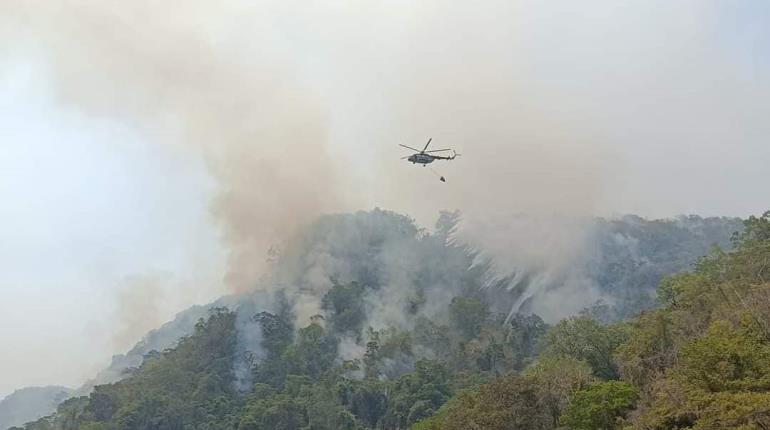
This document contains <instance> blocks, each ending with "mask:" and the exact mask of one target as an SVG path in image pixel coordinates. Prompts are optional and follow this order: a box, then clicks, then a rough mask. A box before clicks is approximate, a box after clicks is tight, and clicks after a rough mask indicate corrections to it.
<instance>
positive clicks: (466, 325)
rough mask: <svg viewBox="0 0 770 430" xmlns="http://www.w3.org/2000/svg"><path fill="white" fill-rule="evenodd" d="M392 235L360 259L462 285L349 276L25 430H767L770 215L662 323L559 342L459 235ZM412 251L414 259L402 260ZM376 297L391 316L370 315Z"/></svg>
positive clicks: (588, 324) (708, 268) (188, 346)
mask: <svg viewBox="0 0 770 430" xmlns="http://www.w3.org/2000/svg"><path fill="white" fill-rule="evenodd" d="M386 218H387V217H386ZM449 218H451V216H449ZM359 221H361V220H359ZM370 221H371V220H370ZM375 221H376V223H379V222H388V221H387V220H386V219H384V218H383V219H377V220H375ZM396 221H397V223H403V224H400V225H401V227H402V228H401V230H400V231H401V233H399V234H398V235H396V236H377V235H370V236H367V238H366V240H365V241H363V242H361V244H360V247H359V248H358V249H356V250H355V255H356V256H360V255H369V256H372V258H373V259H374V260H375V261H377V260H379V261H383V260H384V259H396V261H398V262H399V264H401V260H398V259H397V256H398V255H399V254H402V253H404V252H406V251H404V250H405V249H409V250H411V251H410V252H414V253H416V254H417V255H425V256H428V255H439V256H440V259H441V261H446V260H450V261H452V265H453V266H455V269H452V270H451V271H445V270H441V271H438V270H434V271H431V270H424V266H420V267H418V268H417V269H419V270H417V269H415V270H413V271H412V269H410V268H409V267H407V266H403V265H402V266H399V267H401V268H402V270H401V271H399V272H398V273H396V272H389V271H387V270H385V269H384V268H383V266H382V265H378V264H366V265H359V266H355V267H353V268H350V267H347V266H344V267H345V270H347V274H348V275H350V274H351V273H352V274H353V275H352V276H341V277H339V278H337V277H335V278H333V279H331V280H330V285H329V286H328V288H326V289H325V290H324V293H323V296H322V297H321V299H320V300H319V307H318V309H320V313H319V314H317V315H313V316H312V317H310V318H309V319H308V320H307V321H302V320H301V319H299V318H298V317H297V315H296V310H297V306H296V305H294V304H293V303H291V297H283V298H279V299H276V300H277V302H278V303H279V305H276V306H273V307H272V308H271V310H269V311H261V312H255V313H254V314H253V315H251V316H250V317H249V318H248V322H249V324H246V325H244V324H242V322H241V321H240V319H239V315H238V313H237V312H236V311H233V310H228V309H226V308H215V309H212V310H211V312H210V314H209V315H208V316H207V318H205V319H201V320H200V321H199V322H198V323H197V324H196V326H195V329H194V331H193V333H192V334H190V335H188V336H185V337H183V338H182V339H181V340H180V341H179V343H178V344H177V345H176V346H175V347H173V348H169V349H166V350H164V351H161V352H157V351H152V352H149V353H147V354H145V357H144V360H143V362H142V363H141V365H140V366H138V367H136V368H134V369H132V370H131V375H130V376H129V377H127V378H125V379H123V380H122V381H119V382H116V383H112V384H105V385H99V386H97V387H96V388H95V389H94V390H93V392H91V393H90V395H88V396H85V397H77V398H73V399H70V400H68V401H66V402H64V403H62V404H61V405H60V406H59V408H58V410H57V412H56V413H55V414H54V415H52V416H50V417H47V418H44V419H41V420H38V421H36V422H33V423H29V424H27V425H26V426H25V427H24V428H25V430H70V429H73V430H74V429H85V430H118V429H121V430H123V429H125V430H129V429H137V430H144V429H148V430H149V429H156V430H176V429H180V430H181V429H185V430H186V429H201V430H203V429H205V430H213V429H233V430H260V429H283V430H292V429H296V430H300V429H307V430H311V429H312V430H323V429H350V430H362V429H408V428H413V429H419V430H436V429H442V430H443V429H448V430H452V429H491V430H495V429H501V430H503V429H556V428H571V429H575V430H578V429H580V430H582V429H633V428H635V429H661V430H662V429H685V428H692V429H724V428H740V429H745V430H748V429H767V428H770V327H768V321H770V213H768V214H765V216H763V217H760V218H756V217H752V218H750V219H748V220H747V221H746V222H745V229H743V230H742V231H741V232H740V233H739V234H737V235H736V236H735V237H734V242H733V248H732V249H731V250H728V251H723V250H715V251H714V252H712V253H711V254H710V255H709V256H708V257H705V258H703V259H701V260H700V262H699V263H698V264H697V266H696V267H695V268H694V269H693V270H692V271H691V272H687V273H680V274H676V275H673V276H671V277H669V278H666V279H665V280H664V281H663V282H661V283H660V286H659V288H658V300H659V304H660V306H659V307H658V308H657V309H655V310H650V311H646V312H643V313H642V314H640V315H638V316H637V317H635V318H633V319H631V320H628V321H624V322H617V323H607V322H606V321H600V320H597V319H596V318H595V317H596V315H595V314H594V313H593V312H592V311H591V310H588V311H587V312H585V313H584V314H582V315H578V316H574V317H571V318H568V319H565V320H562V321H560V322H558V323H556V324H554V325H553V326H549V325H548V324H546V323H545V322H544V321H543V320H542V319H541V318H540V317H538V316H537V315H533V314H530V315H525V314H517V315H513V316H510V317H509V316H508V315H506V314H498V313H496V312H494V311H493V309H494V306H492V304H491V303H490V296H488V295H485V294H484V291H485V289H488V288H490V287H494V282H495V281H494V279H493V277H491V276H490V271H489V266H488V265H487V264H486V263H485V262H483V261H481V262H479V260H478V255H477V254H476V253H474V252H473V251H472V250H470V249H467V248H465V247H463V246H461V245H458V244H455V243H453V242H452V241H451V240H449V239H448V238H449V232H450V231H451V230H452V228H453V227H452V226H453V222H452V220H451V219H447V218H445V219H444V222H445V224H444V225H443V229H442V226H441V225H440V226H439V228H437V233H435V234H427V233H425V232H420V231H417V230H413V229H410V228H409V225H410V223H409V222H405V221H404V220H403V219H398V220H396ZM376 223H374V224H376ZM374 224H370V225H374ZM327 227H328V229H327V230H325V231H327V232H328V231H332V230H335V229H336V228H337V227H338V226H336V225H333V224H331V225H329V226H327ZM367 228H368V227H367ZM378 231H379V230H378ZM315 234H318V233H317V232H316V233H315ZM348 234H349V233H348ZM408 238H412V239H409V240H416V241H417V242H416V243H417V246H412V245H410V247H409V248H405V247H403V246H402V244H403V243H406V242H404V241H407V239H408ZM306 240H307V238H306ZM390 247H393V249H395V250H396V251H397V252H395V253H388V254H384V253H381V252H379V251H378V250H381V249H386V248H390ZM339 249H340V251H339V252H350V250H349V249H348V248H346V247H340V248H339ZM332 251H333V250H332ZM332 251H330V249H329V248H324V252H325V253H326V254H324V255H325V257H324V258H325V260H324V261H328V260H329V255H332V256H334V255H337V254H335V253H334V252H332ZM335 252H336V251H335ZM317 258H318V257H317V255H313V256H312V258H311V257H310V256H309V254H302V255H295V256H294V260H293V262H292V263H291V264H292V265H293V266H297V265H303V264H309V263H308V262H309V261H311V260H312V261H317ZM350 258H353V257H352V256H351V257H350ZM426 258H428V257H426ZM285 264H286V263H285ZM443 268H444V267H443V266H442V269H443ZM405 279H406V280H407V281H408V282H406V281H405ZM294 282H295V283H297V284H301V283H302V282H307V281H306V280H294ZM399 282H406V283H407V284H408V285H411V286H413V288H412V289H409V290H406V291H404V290H403V289H394V288H393V285H398V283H399ZM436 291H440V292H441V293H442V294H443V295H449V296H450V297H448V298H446V299H445V300H438V299H434V297H439V296H438V295H436ZM383 292H387V294H388V295H387V296H386V295H384V294H383ZM396 294H397V297H395V298H396V299H397V300H392V299H393V298H394V297H392V295H396ZM375 299H376V300H382V301H383V303H396V304H397V305H393V306H395V307H393V308H392V309H395V310H397V311H398V312H399V313H395V312H391V313H389V314H387V315H384V316H383V315H381V314H378V313H377V312H376V311H377V310H378V309H380V310H381V309H382V306H383V305H381V304H380V303H378V304H377V305H378V306H380V308H377V307H375V306H374V305H373V300H375ZM388 300H391V301H388ZM240 312H243V310H241V311H240ZM382 318H384V320H386V321H396V322H398V323H397V324H391V325H382V324H381V325H376V324H375V323H376V322H378V321H381V319H382ZM247 329H248V330H257V331H258V333H259V347H260V350H259V351H258V354H255V355H249V357H248V359H249V361H247V362H248V363H249V368H248V369H249V371H248V378H245V379H244V378H243V377H242V376H241V375H239V374H238V372H236V371H235V370H234V369H235V368H236V367H237V364H238V363H242V362H243V360H244V359H245V358H244V357H242V356H241V355H242V353H243V351H244V350H243V348H242V347H240V346H239V344H238V343H239V342H240V341H241V339H242V338H243V334H242V333H240V334H239V332H242V331H243V330H247ZM237 381H238V382H239V383H236V382H237ZM244 381H247V384H246V385H247V388H248V389H247V390H241V389H240V388H238V387H241V386H242V385H243V383H244Z"/></svg>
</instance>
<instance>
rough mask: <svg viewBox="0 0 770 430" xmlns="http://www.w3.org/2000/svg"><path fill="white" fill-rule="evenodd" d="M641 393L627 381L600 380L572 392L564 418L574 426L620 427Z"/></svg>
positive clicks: (583, 429)
mask: <svg viewBox="0 0 770 430" xmlns="http://www.w3.org/2000/svg"><path fill="white" fill-rule="evenodd" d="M638 397H639V393H638V392H637V391H636V389H635V388H634V387H633V386H632V385H631V384H629V383H627V382H623V381H604V382H600V383H598V384H595V385H593V386H592V387H590V388H588V389H586V390H581V391H577V392H576V393H575V394H574V395H573V396H572V398H571V399H570V404H569V406H568V407H567V410H566V412H565V413H564V415H563V416H562V418H561V422H562V424H565V425H567V426H568V427H569V428H570V429H572V430H614V429H618V428H620V427H621V425H622V422H623V418H624V417H625V414H626V413H627V412H628V411H629V410H631V409H632V408H633V406H634V403H635V402H636V400H637V399H638Z"/></svg>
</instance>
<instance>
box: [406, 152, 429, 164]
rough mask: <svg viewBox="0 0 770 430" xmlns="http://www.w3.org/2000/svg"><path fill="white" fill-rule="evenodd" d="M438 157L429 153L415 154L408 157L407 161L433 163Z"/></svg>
mask: <svg viewBox="0 0 770 430" xmlns="http://www.w3.org/2000/svg"><path fill="white" fill-rule="evenodd" d="M435 159H436V158H435V157H434V156H432V155H429V154H414V155H411V156H409V158H407V161H411V162H412V163H420V164H428V163H432V162H433V161H434V160H435Z"/></svg>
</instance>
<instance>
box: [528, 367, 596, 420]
mask: <svg viewBox="0 0 770 430" xmlns="http://www.w3.org/2000/svg"><path fill="white" fill-rule="evenodd" d="M524 375H525V376H526V377H527V378H529V379H530V380H532V381H533V382H534V384H535V386H536V387H537V394H538V398H539V402H540V404H542V405H543V407H544V408H545V409H546V410H547V412H548V413H549V414H550V417H551V420H552V423H553V426H554V427H556V426H558V425H559V418H560V417H561V415H562V414H563V413H564V411H565V410H566V408H567V405H568V404H569V399H570V396H572V394H573V393H575V392H576V391H579V390H584V389H586V388H588V387H589V386H590V385H591V384H592V383H594V382H595V381H596V378H595V377H594V376H593V373H592V371H591V367H590V366H588V364H587V363H586V362H584V361H578V360H576V359H574V358H572V357H554V356H545V357H543V358H541V359H540V360H538V361H537V362H536V363H535V364H534V365H533V366H532V367H530V368H529V369H527V371H526V372H525V373H524Z"/></svg>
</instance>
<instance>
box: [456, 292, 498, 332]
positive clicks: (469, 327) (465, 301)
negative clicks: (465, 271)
mask: <svg viewBox="0 0 770 430" xmlns="http://www.w3.org/2000/svg"><path fill="white" fill-rule="evenodd" d="M449 316H450V320H451V321H452V325H453V327H454V328H455V329H456V330H457V331H458V332H459V333H461V334H462V335H463V337H464V338H465V339H473V338H474V337H476V336H478V335H479V333H480V332H481V327H482V325H483V324H484V322H485V321H486V320H487V318H488V317H489V310H488V309H487V306H486V304H484V303H483V302H482V301H481V300H480V299H478V298H475V297H455V298H454V299H452V303H451V304H450V305H449Z"/></svg>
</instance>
